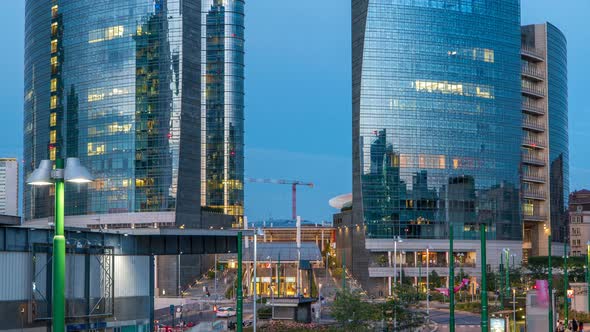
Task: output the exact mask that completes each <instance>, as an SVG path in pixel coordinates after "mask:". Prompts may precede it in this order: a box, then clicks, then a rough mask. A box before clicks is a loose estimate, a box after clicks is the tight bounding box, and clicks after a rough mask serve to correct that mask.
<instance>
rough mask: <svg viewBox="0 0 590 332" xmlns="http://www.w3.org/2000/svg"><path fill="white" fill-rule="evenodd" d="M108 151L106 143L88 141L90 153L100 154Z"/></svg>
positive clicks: (92, 154) (93, 154) (91, 154)
mask: <svg viewBox="0 0 590 332" xmlns="http://www.w3.org/2000/svg"><path fill="white" fill-rule="evenodd" d="M105 151H106V148H105V145H104V143H88V155H89V156H98V155H101V154H104V153H105Z"/></svg>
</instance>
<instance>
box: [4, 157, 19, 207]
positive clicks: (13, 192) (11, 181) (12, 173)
mask: <svg viewBox="0 0 590 332" xmlns="http://www.w3.org/2000/svg"><path fill="white" fill-rule="evenodd" d="M18 187H19V183H18V161H17V160H16V158H0V214H2V215H8V216H18V215H19V214H18V199H19V198H18Z"/></svg>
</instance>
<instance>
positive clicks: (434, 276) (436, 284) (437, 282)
mask: <svg viewBox="0 0 590 332" xmlns="http://www.w3.org/2000/svg"><path fill="white" fill-rule="evenodd" d="M428 281H429V283H430V289H431V290H433V289H435V288H440V287H442V286H443V280H442V278H441V277H440V276H439V275H438V273H436V271H432V272H430V276H429V280H428Z"/></svg>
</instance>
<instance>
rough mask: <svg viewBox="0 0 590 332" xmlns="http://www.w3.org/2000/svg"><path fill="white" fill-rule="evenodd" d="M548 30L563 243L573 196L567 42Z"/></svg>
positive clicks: (555, 206) (553, 171) (556, 205)
mask: <svg viewBox="0 0 590 332" xmlns="http://www.w3.org/2000/svg"><path fill="white" fill-rule="evenodd" d="M546 29H547V75H548V76H547V77H548V82H547V87H548V91H547V92H548V98H549V100H548V104H549V105H548V106H549V112H548V114H549V166H550V169H549V175H550V204H551V229H552V234H553V238H554V239H556V240H559V241H563V240H566V239H567V234H568V229H567V218H568V216H567V208H568V197H569V145H568V144H569V139H568V85H567V41H566V38H565V36H564V35H563V33H562V32H561V31H559V29H557V28H556V27H555V26H554V25H552V24H550V23H547V24H546Z"/></svg>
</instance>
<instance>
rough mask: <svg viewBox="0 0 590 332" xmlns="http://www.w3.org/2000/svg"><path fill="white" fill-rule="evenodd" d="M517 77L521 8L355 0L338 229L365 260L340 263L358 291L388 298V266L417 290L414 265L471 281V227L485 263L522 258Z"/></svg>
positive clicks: (501, 1)
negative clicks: (358, 242) (482, 241)
mask: <svg viewBox="0 0 590 332" xmlns="http://www.w3.org/2000/svg"><path fill="white" fill-rule="evenodd" d="M520 74H521V63H520V6H519V1H518V0H498V1H493V2H491V1H484V0H474V1H455V0H442V1H402V0H393V1H392V0H387V1H385V0H372V1H367V0H353V1H352V98H353V204H352V210H353V212H352V226H353V227H351V228H346V229H345V230H344V229H342V230H340V231H342V232H345V233H346V232H355V231H362V232H364V237H365V250H366V253H364V254H363V255H360V256H362V257H359V258H358V259H359V260H358V261H356V262H355V258H354V257H350V258H349V257H347V260H346V261H347V266H351V265H355V264H361V265H364V266H365V267H364V268H365V271H367V270H368V273H366V272H364V273H362V274H361V275H358V276H357V278H359V279H360V281H361V282H363V283H365V284H367V283H372V284H377V285H383V286H384V287H385V289H387V288H388V287H387V284H388V283H389V285H391V278H392V277H393V273H394V271H397V272H399V269H397V270H395V268H394V267H393V265H394V263H397V264H398V265H401V266H402V268H403V269H404V275H405V276H409V277H412V278H414V280H415V282H416V283H417V284H421V283H424V281H425V277H426V275H425V273H424V274H422V275H421V276H420V275H419V273H420V271H421V268H420V266H422V267H424V266H426V265H427V262H429V263H430V264H431V266H436V267H443V266H448V262H449V261H450V260H454V261H455V262H456V265H457V267H458V268H459V267H460V268H462V269H465V270H466V273H467V274H469V275H471V276H477V275H479V271H478V269H479V267H478V264H479V262H480V259H481V257H480V254H479V227H480V225H486V227H487V229H488V233H487V234H488V240H489V248H488V250H489V251H488V264H490V265H491V266H494V267H497V266H498V264H499V263H500V257H501V253H505V254H508V255H510V256H511V258H512V259H513V260H516V261H518V262H519V261H520V259H521V253H522V222H521V212H520V172H519V168H520V160H521V151H520V145H521V143H522V128H521V122H522V119H521V113H520V112H519V110H520V105H521V94H520V85H519V84H520ZM335 226H338V225H337V224H335ZM451 228H452V230H453V233H454V239H455V240H456V242H455V252H454V254H453V257H449V254H448V242H449V241H448V239H449V231H450V229H451ZM398 236H399V237H400V238H401V239H402V242H399V243H397V244H395V245H394V241H393V239H394V238H397V237H398ZM337 242H338V241H337ZM395 248H397V254H395V253H394V250H395ZM343 249H345V248H343ZM427 252H428V253H427ZM353 256H354V253H353ZM392 256H393V257H392ZM384 257H385V258H384ZM383 262H385V263H383ZM437 272H439V274H442V275H443V277H445V276H446V275H447V272H445V269H438V270H437ZM474 281H475V280H474ZM389 290H391V288H390V287H389Z"/></svg>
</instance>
